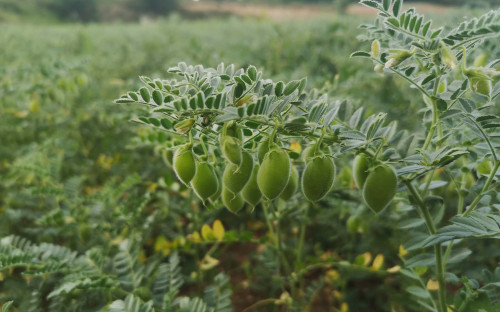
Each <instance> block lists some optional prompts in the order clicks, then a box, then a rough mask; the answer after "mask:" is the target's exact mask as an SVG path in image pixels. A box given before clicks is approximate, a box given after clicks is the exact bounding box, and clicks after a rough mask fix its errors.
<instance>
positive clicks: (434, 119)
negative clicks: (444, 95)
mask: <svg viewBox="0 0 500 312" xmlns="http://www.w3.org/2000/svg"><path fill="white" fill-rule="evenodd" d="M437 123H438V115H437V106H436V101H434V100H432V125H431V127H430V128H429V133H428V134H427V137H426V138H425V143H424V147H423V149H424V150H426V149H427V148H428V147H429V145H430V144H431V141H432V137H433V136H434V132H435V131H436V126H437Z"/></svg>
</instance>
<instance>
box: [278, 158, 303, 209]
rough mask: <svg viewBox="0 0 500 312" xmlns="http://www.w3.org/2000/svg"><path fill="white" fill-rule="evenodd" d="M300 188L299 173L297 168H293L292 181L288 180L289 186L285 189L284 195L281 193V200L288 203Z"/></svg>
mask: <svg viewBox="0 0 500 312" xmlns="http://www.w3.org/2000/svg"><path fill="white" fill-rule="evenodd" d="M298 188H299V172H298V171H297V168H295V167H293V166H292V169H291V174H290V180H288V184H287V185H286V187H285V190H284V191H283V193H281V195H280V198H281V199H283V200H285V201H287V200H290V198H292V196H293V195H294V194H295V193H296V192H297V189H298Z"/></svg>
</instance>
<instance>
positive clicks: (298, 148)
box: [290, 141, 302, 154]
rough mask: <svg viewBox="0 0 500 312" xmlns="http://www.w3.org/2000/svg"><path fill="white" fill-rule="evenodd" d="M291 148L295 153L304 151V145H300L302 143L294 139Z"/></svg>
mask: <svg viewBox="0 0 500 312" xmlns="http://www.w3.org/2000/svg"><path fill="white" fill-rule="evenodd" d="M290 149H291V150H292V151H294V152H295V153H297V154H300V152H301V151H302V146H301V145H300V143H299V142H297V141H292V142H291V143H290Z"/></svg>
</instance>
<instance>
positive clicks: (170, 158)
mask: <svg viewBox="0 0 500 312" xmlns="http://www.w3.org/2000/svg"><path fill="white" fill-rule="evenodd" d="M161 158H162V159H163V162H164V163H165V165H167V166H169V167H172V166H173V164H174V151H173V150H171V149H164V150H163V151H162V152H161Z"/></svg>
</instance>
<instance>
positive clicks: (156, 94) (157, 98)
mask: <svg viewBox="0 0 500 312" xmlns="http://www.w3.org/2000/svg"><path fill="white" fill-rule="evenodd" d="M153 101H154V102H155V103H156V104H157V105H161V104H163V94H162V93H161V91H159V90H154V91H153Z"/></svg>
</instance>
